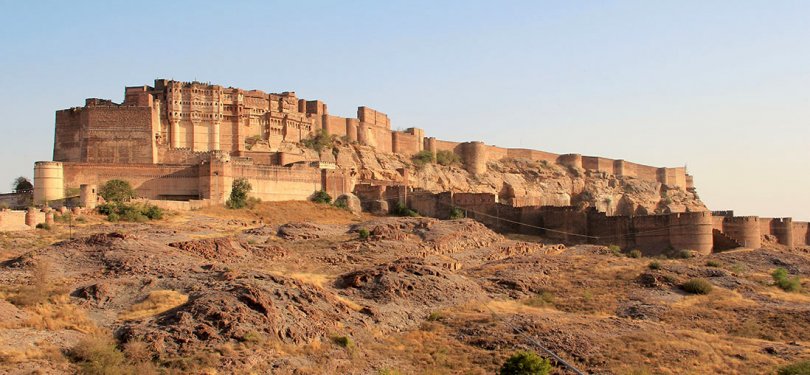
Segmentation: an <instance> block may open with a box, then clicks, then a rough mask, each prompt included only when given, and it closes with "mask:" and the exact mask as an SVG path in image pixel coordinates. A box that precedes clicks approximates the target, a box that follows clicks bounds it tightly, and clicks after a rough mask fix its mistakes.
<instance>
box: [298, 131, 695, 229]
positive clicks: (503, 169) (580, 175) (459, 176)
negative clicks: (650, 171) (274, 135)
mask: <svg viewBox="0 0 810 375" xmlns="http://www.w3.org/2000/svg"><path fill="white" fill-rule="evenodd" d="M329 151H331V152H329ZM299 152H305V151H299ZM306 152H312V151H311V150H309V151H306ZM313 157H316V156H314V155H313ZM321 159H322V160H323V161H330V162H336V163H337V164H338V166H339V167H341V168H344V169H349V170H352V169H353V170H356V171H359V172H360V175H361V176H362V177H364V178H367V179H373V180H392V181H397V180H401V176H400V175H399V174H398V173H397V169H398V168H407V169H408V170H410V174H409V175H410V176H409V181H408V183H409V184H410V185H411V186H413V187H416V188H422V189H425V190H428V191H432V192H441V191H454V192H474V193H493V194H497V195H498V196H499V197H500V198H501V200H502V201H506V200H507V199H508V198H512V197H518V198H519V199H521V201H522V202H526V203H524V205H526V204H531V205H553V206H567V205H576V206H579V207H581V208H587V207H596V208H597V209H598V210H599V211H601V212H606V213H608V214H609V215H646V214H654V213H665V212H692V211H705V210H706V206H705V205H704V204H703V202H701V201H700V198H699V197H698V196H697V194H696V193H695V192H694V191H686V190H685V189H684V188H682V187H677V186H668V185H664V184H661V183H656V182H649V181H644V180H640V179H637V178H634V177H616V176H612V175H607V174H604V173H600V172H589V171H585V170H583V169H573V168H567V167H563V166H560V165H556V164H551V163H547V162H539V161H533V160H527V159H506V160H502V161H497V162H490V163H489V165H488V172H487V173H486V174H484V175H483V176H473V175H471V174H470V173H468V172H467V171H466V170H465V169H464V168H463V165H460V164H458V163H456V164H454V165H448V166H443V165H439V164H435V163H432V164H428V165H425V166H423V167H416V166H415V165H414V164H413V163H412V162H411V160H409V159H408V158H406V157H404V156H402V155H395V154H384V153H379V152H376V151H375V150H374V149H373V148H372V147H367V146H359V145H342V144H339V143H338V144H336V145H335V147H334V148H333V149H332V150H327V151H326V152H323V153H321Z"/></svg>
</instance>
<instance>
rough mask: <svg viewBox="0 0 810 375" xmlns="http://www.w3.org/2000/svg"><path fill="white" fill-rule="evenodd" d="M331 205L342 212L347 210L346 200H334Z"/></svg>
mask: <svg viewBox="0 0 810 375" xmlns="http://www.w3.org/2000/svg"><path fill="white" fill-rule="evenodd" d="M332 205H333V206H335V207H337V208H340V209H342V210H348V209H349V203H348V200H347V199H340V198H338V199H335V203H332Z"/></svg>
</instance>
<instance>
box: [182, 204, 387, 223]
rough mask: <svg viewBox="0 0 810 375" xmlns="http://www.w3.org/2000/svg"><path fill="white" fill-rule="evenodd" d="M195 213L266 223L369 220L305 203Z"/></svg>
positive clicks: (218, 208)
mask: <svg viewBox="0 0 810 375" xmlns="http://www.w3.org/2000/svg"><path fill="white" fill-rule="evenodd" d="M196 213H200V214H203V215H208V216H213V217H219V218H229V219H231V218H239V219H250V220H257V219H262V220H263V221H264V222H266V223H267V222H269V223H288V222H294V221H308V222H313V223H319V224H349V223H354V222H360V221H363V220H368V219H370V218H371V216H370V215H368V214H365V213H364V214H361V215H360V216H357V215H354V214H352V213H351V212H349V211H346V210H343V209H340V208H337V207H334V206H330V205H326V204H317V203H313V202H307V201H284V202H262V203H260V204H258V205H256V207H254V208H251V209H242V210H231V209H228V208H225V207H224V206H215V207H208V208H204V209H202V210H199V211H196Z"/></svg>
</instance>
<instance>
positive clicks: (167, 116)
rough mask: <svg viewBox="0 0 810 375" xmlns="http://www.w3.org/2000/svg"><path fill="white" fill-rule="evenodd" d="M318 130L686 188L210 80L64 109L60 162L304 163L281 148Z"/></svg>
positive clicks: (408, 149) (613, 164)
mask: <svg viewBox="0 0 810 375" xmlns="http://www.w3.org/2000/svg"><path fill="white" fill-rule="evenodd" d="M319 131H325V132H326V133H328V134H330V135H333V136H336V137H341V138H344V139H345V140H346V141H349V142H358V143H360V144H364V145H368V146H373V147H375V148H376V149H377V150H378V151H380V152H388V153H397V154H401V155H406V156H411V155H413V154H416V153H418V152H420V151H423V150H428V151H430V152H432V153H434V154H435V153H436V152H439V151H451V152H454V153H456V154H458V155H459V156H460V157H461V159H462V160H463V161H464V164H465V167H466V169H467V170H468V171H470V172H471V173H474V174H483V173H486V171H487V164H488V163H489V162H491V161H498V160H502V159H505V158H527V159H532V160H537V161H546V162H549V163H558V164H561V165H564V166H567V167H571V168H577V169H586V170H592V171H598V172H603V173H606V174H614V175H617V176H627V177H636V178H640V179H644V180H648V181H656V182H660V183H663V184H669V185H677V186H680V187H682V188H685V189H688V188H691V187H693V186H692V178H691V176H689V175H687V174H686V170H685V169H684V168H657V167H650V166H645V165H641V164H635V163H631V162H627V161H624V160H613V159H607V158H601V157H594V156H581V155H577V154H566V155H558V154H553V153H549V152H544V151H538V150H529V149H512V148H501V147H496V146H490V145H485V144H484V143H481V142H451V141H443V140H438V139H435V138H432V137H425V132H424V130H422V129H419V128H408V129H407V130H404V131H392V130H391V120H390V119H389V117H388V115H386V114H385V113H383V112H380V111H377V110H374V109H372V108H369V107H363V106H361V107H358V109H357V117H356V118H346V117H340V116H335V115H332V114H330V113H329V111H328V107H327V105H326V104H325V103H323V102H321V101H319V100H304V99H299V98H298V97H297V96H296V95H295V93H294V92H282V93H265V92H263V91H259V90H244V89H238V88H233V87H222V86H219V85H212V84H208V83H202V82H178V81H171V80H164V79H158V80H155V82H154V86H147V85H143V86H132V87H126V88H125V89H124V101H123V102H122V103H120V104H118V103H114V102H113V101H111V100H106V99H96V98H90V99H87V100H86V101H85V105H84V106H83V107H77V108H70V109H65V110H60V111H57V112H56V129H55V142H54V153H53V160H54V161H59V162H74V163H75V162H78V163H109V164H196V163H199V162H200V161H201V160H202V159H204V158H205V152H211V151H217V152H223V153H225V154H228V155H231V156H236V157H250V158H252V159H253V160H254V162H255V163H257V164H267V165H284V164H285V163H291V162H297V161H302V160H304V159H300V158H296V157H294V156H293V155H287V156H286V157H285V156H284V155H282V151H281V145H282V143H284V142H291V143H295V142H300V141H301V140H303V139H307V138H310V137H312V136H314V134H316V133H317V132H319Z"/></svg>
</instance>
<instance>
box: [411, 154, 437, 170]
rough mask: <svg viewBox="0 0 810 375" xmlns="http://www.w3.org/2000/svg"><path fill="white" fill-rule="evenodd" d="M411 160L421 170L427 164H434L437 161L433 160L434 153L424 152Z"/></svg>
mask: <svg viewBox="0 0 810 375" xmlns="http://www.w3.org/2000/svg"><path fill="white" fill-rule="evenodd" d="M411 160H412V161H413V164H414V165H416V166H417V167H419V168H421V167H424V166H425V165H427V164H430V163H433V161H434V160H435V159H434V158H433V153H432V152H430V151H428V150H424V151H419V152H417V153H416V155H414V156H413V157H412V158H411Z"/></svg>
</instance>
